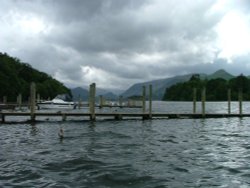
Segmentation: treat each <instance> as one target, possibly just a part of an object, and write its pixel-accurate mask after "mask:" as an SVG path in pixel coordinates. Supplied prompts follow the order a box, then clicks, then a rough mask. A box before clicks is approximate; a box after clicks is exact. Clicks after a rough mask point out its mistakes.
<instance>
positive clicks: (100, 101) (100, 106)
mask: <svg viewBox="0 0 250 188" xmlns="http://www.w3.org/2000/svg"><path fill="white" fill-rule="evenodd" d="M103 105H104V103H103V96H102V95H100V96H99V108H103Z"/></svg>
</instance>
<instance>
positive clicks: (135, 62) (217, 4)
mask: <svg viewBox="0 0 250 188" xmlns="http://www.w3.org/2000/svg"><path fill="white" fill-rule="evenodd" d="M0 27H1V29H0V51H1V52H6V53H8V54H9V55H11V56H14V57H17V58H19V59H20V60H21V61H22V62H26V63H29V64H31V65H32V66H33V67H34V68H36V69H38V70H40V71H43V72H46V73H48V74H50V75H52V76H53V77H54V78H56V79H58V80H59V81H61V82H63V83H64V84H65V85H66V86H68V87H77V86H81V87H84V86H87V85H89V84H90V83H92V82H96V83H97V85H98V86H99V87H102V88H117V89H127V88H128V87H129V86H131V85H132V84H134V83H138V82H143V81H149V80H153V79H159V78H166V77H172V76H175V75H182V74H186V73H194V72H202V73H212V72H214V71H216V70H218V69H221V68H223V69H225V70H227V71H228V72H230V73H232V74H235V75H238V74H241V73H243V74H245V75H250V1H249V0H0Z"/></svg>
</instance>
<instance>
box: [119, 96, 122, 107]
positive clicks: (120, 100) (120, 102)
mask: <svg viewBox="0 0 250 188" xmlns="http://www.w3.org/2000/svg"><path fill="white" fill-rule="evenodd" d="M122 100H123V97H122V96H119V106H120V108H122Z"/></svg>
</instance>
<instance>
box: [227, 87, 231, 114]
mask: <svg viewBox="0 0 250 188" xmlns="http://www.w3.org/2000/svg"><path fill="white" fill-rule="evenodd" d="M227 98H228V103H227V104H228V114H231V89H230V88H229V89H228V90H227Z"/></svg>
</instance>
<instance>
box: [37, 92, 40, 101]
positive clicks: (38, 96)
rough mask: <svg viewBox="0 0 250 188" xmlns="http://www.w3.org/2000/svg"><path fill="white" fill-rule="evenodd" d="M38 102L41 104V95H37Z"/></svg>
mask: <svg viewBox="0 0 250 188" xmlns="http://www.w3.org/2000/svg"><path fill="white" fill-rule="evenodd" d="M36 101H37V102H40V101H41V97H40V93H37V96H36Z"/></svg>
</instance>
